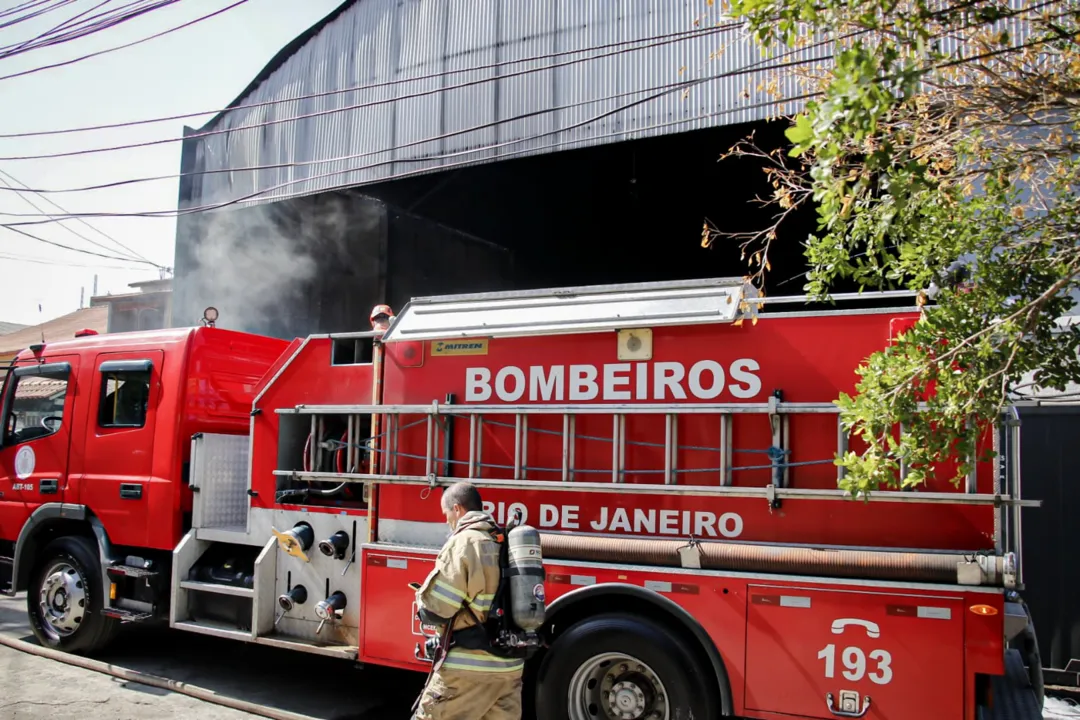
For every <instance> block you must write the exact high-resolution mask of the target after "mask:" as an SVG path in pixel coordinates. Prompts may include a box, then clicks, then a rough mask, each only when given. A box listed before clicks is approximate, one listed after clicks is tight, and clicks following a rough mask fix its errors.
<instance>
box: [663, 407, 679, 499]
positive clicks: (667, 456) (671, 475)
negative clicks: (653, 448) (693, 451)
mask: <svg viewBox="0 0 1080 720" xmlns="http://www.w3.org/2000/svg"><path fill="white" fill-rule="evenodd" d="M678 456H679V424H678V416H677V415H675V414H674V413H668V414H667V415H665V416H664V484H665V485H674V484H675V482H676V472H675V471H676V463H677V460H678Z"/></svg>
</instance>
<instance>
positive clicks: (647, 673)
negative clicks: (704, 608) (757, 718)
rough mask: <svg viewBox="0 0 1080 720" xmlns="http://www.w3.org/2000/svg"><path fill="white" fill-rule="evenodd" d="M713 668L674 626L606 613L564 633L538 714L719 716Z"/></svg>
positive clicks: (642, 719)
mask: <svg viewBox="0 0 1080 720" xmlns="http://www.w3.org/2000/svg"><path fill="white" fill-rule="evenodd" d="M715 684H716V681H715V677H714V676H713V674H712V673H711V672H707V671H706V670H705V669H704V668H702V666H701V663H700V662H699V661H698V659H697V657H696V656H695V654H694V653H693V652H692V651H691V649H690V648H687V647H683V645H682V644H680V643H679V641H678V640H677V639H675V637H673V634H672V633H671V632H668V631H666V630H665V629H664V628H663V627H662V626H661V625H659V624H657V623H655V622H653V621H651V620H648V619H646V618H643V617H638V616H634V615H623V614H610V615H598V616H596V617H592V618H588V619H586V620H582V621H581V622H579V623H577V624H576V625H573V626H572V627H570V628H568V629H567V630H566V631H565V632H564V633H562V634H561V635H560V636H559V637H558V638H557V639H556V640H555V642H554V643H552V645H551V648H550V649H549V651H548V652H547V653H546V656H545V657H544V660H543V663H542V664H541V666H540V670H539V673H538V677H537V683H536V717H537V718H538V720H676V719H681V718H687V717H693V718H697V719H698V720H711V719H712V718H716V717H718V716H719V715H720V713H719V712H718V711H717V709H716V708H717V702H716V701H715V698H714V695H715V693H714V692H710V691H709V688H710V687H712V686H714V685H715Z"/></svg>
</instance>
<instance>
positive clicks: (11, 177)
mask: <svg viewBox="0 0 1080 720" xmlns="http://www.w3.org/2000/svg"><path fill="white" fill-rule="evenodd" d="M0 175H3V176H6V177H7V178H8V179H9V180H11V181H12V182H15V183H18V184H20V185H24V183H21V182H19V180H18V179H17V178H16V177H15V176H14V175H11V174H10V173H7V172H4V171H3V170H0ZM0 183H3V184H4V185H5V186H7V187H11V184H10V183H9V182H8V181H7V180H4V179H3V178H2V177H0ZM18 197H19V198H20V199H21V200H22V201H23V202H25V203H27V204H29V205H30V207H32V208H34V209H35V210H38V211H40V212H44V211H43V210H42V209H41V207H39V206H38V205H37V204H35V203H34V201H33V200H30V199H29V198H27V197H26V196H25V195H23V194H21V193H19V194H18ZM43 199H44V200H46V201H47V202H50V203H52V204H53V205H54V206H55V207H57V208H59V209H60V211H61V212H63V213H67V210H65V209H64V208H62V207H60V206H59V205H57V204H56V203H55V202H53V201H52V200H49V198H43ZM72 219H74V220H78V221H79V222H81V223H82V224H83V225H86V226H87V227H89V228H90V229H91V230H95V231H97V232H98V233H99V234H101V235H102V236H103V237H105V238H108V239H109V240H110V241H112V242H113V243H114V244H115V245H118V246H119V247H121V248H122V249H124V250H126V251H127V253H128V255H129V256H130V257H131V259H133V260H143V261H147V262H149V258H146V257H144V256H142V255H139V254H138V253H137V252H135V251H134V250H132V249H131V248H129V247H127V246H126V245H124V244H123V243H122V242H120V241H119V240H117V239H115V238H113V237H111V236H110V235H108V234H106V233H104V232H102V231H101V230H98V229H97V228H95V227H94V226H93V225H91V224H90V223H88V222H86V220H84V219H82V218H72ZM58 222H59V224H60V227H62V228H64V229H65V230H67V231H68V232H69V233H71V234H72V235H75V236H76V237H78V238H81V239H83V240H85V241H86V242H88V243H90V244H91V245H94V246H96V247H99V248H101V249H102V250H109V251H110V252H115V250H112V248H109V247H106V246H105V245H102V244H101V243H99V242H97V241H96V240H92V239H90V238H88V237H86V236H85V235H83V234H81V233H79V232H77V231H75V230H73V229H71V228H70V227H68V226H67V225H64V224H63V220H60V221H58ZM155 267H158V266H157V265H156V264H155Z"/></svg>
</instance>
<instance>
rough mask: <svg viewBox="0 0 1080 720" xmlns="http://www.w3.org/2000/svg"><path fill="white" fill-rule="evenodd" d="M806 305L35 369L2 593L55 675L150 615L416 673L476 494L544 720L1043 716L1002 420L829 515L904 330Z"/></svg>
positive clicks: (6, 455)
mask: <svg viewBox="0 0 1080 720" xmlns="http://www.w3.org/2000/svg"><path fill="white" fill-rule="evenodd" d="M862 297H863V298H865V297H866V296H862ZM879 297H881V298H884V299H889V298H896V297H904V294H903V293H893V294H885V295H882V296H879ZM836 299H837V300H839V301H844V300H846V299H851V298H845V297H843V296H838V297H837V298H836ZM804 302H805V298H775V299H769V300H768V301H767V303H764V307H763V302H762V299H761V298H759V297H757V295H756V294H755V293H754V291H753V289H752V288H751V287H749V286H747V285H746V284H745V283H744V282H743V281H742V280H741V279H723V278H721V279H709V280H693V281H683V282H669V283H644V284H634V285H617V286H593V287H579V288H557V289H550V290H536V291H522V292H512V293H497V294H477V295H464V296H452V297H431V298H414V299H413V300H412V301H411V302H410V303H409V304H408V305H407V306H406V307H404V308H402V309H401V312H400V313H398V314H397V316H394V315H393V311H392V310H390V308H386V307H385V306H380V307H379V308H377V309H376V311H375V312H373V313H372V326H373V328H374V329H373V330H371V331H361V332H355V333H342V334H331V335H317V336H310V337H308V338H304V339H297V340H294V341H293V342H291V343H285V342H284V341H278V340H273V339H268V338H261V337H257V336H252V335H247V334H243V333H235V332H229V331H224V330H218V329H215V328H199V329H186V330H171V331H167V332H162V333H145V334H125V335H114V336H100V337H94V338H88V339H80V340H76V341H71V342H66V343H55V344H49V345H48V346H41V347H35V348H31V349H29V350H28V351H27V352H25V353H23V354H21V355H20V356H19V357H18V358H17V360H16V363H15V367H14V368H13V369H12V370H11V371H10V372H9V374H8V377H7V381H6V382H5V387H4V391H3V396H2V397H3V405H2V407H3V418H4V420H3V421H4V423H5V424H4V429H5V430H4V434H3V438H2V444H0V555H2V556H4V557H6V558H7V561H6V564H3V565H0V586H2V584H3V583H4V581H5V580H6V581H7V583H6V584H7V587H8V592H10V593H14V592H17V591H22V590H26V591H27V593H28V600H27V609H28V613H29V616H30V619H31V623H32V625H33V628H34V632H35V634H36V635H37V637H38V639H39V640H40V641H41V642H43V643H45V644H47V645H51V646H54V647H59V648H63V649H68V650H72V651H92V650H95V649H98V648H100V647H102V646H104V644H105V643H106V642H107V641H108V639H109V638H110V636H111V634H112V633H113V632H115V628H116V626H117V625H118V624H119V623H122V622H128V623H130V622H139V621H142V620H145V619H149V618H167V619H168V621H169V624H170V625H171V626H172V627H173V628H176V629H178V630H184V631H189V632H197V633H203V634H207V635H212V636H216V637H222V638H229V639H234V640H238V641H243V642H250V643H255V644H264V645H270V646H275V647H280V648H286V649H292V650H296V651H299V652H308V653H317V654H322V655H328V656H332V657H338V658H342V659H345V660H353V661H357V660H358V661H360V662H364V663H370V664H377V665H386V666H391V667H397V668H402V669H410V670H417V671H425V670H426V669H427V668H429V667H430V663H431V659H430V658H429V657H427V654H426V648H427V645H426V641H427V639H428V638H429V637H430V635H431V634H432V632H433V629H432V628H429V627H426V626H424V625H422V624H420V622H419V620H418V619H417V617H416V608H415V605H414V594H413V593H414V591H413V589H412V587H411V585H414V584H415V583H419V582H422V581H423V580H424V578H425V577H426V576H427V574H428V572H429V571H430V569H431V567H432V565H433V562H434V559H435V556H436V553H437V552H438V550H439V547H440V546H441V545H442V543H443V541H444V540H445V538H446V536H447V530H448V529H447V527H446V525H445V522H444V520H443V518H442V515H441V513H440V509H439V500H440V492H441V491H440V488H442V487H445V486H447V485H449V484H452V483H454V482H458V481H460V480H463V479H468V480H469V481H470V482H472V483H474V484H475V485H476V486H477V487H478V488H479V489H480V492H481V494H482V496H483V499H484V505H485V509H486V510H487V511H488V512H490V513H491V514H492V516H493V517H494V518H495V519H496V521H497V522H499V523H505V522H507V521H509V520H510V519H511V518H512V517H517V518H519V519H520V520H522V521H523V522H525V523H527V524H529V525H531V526H533V527H535V528H536V529H538V530H539V532H540V536H541V543H542V549H543V555H544V568H545V573H546V577H545V580H544V582H543V583H541V584H538V585H537V586H536V588H535V592H536V594H537V595H536V597H537V599H538V600H540V601H541V602H545V603H546V605H547V619H546V623H545V625H544V627H543V628H542V635H543V637H544V639H545V647H544V648H543V649H542V650H541V651H540V652H539V653H538V654H537V655H536V657H534V658H533V659H532V660H531V661H530V664H529V666H528V669H527V678H528V681H529V684H528V689H527V691H526V703H527V706H528V705H535V706H534V707H533V710H534V711H535V714H536V716H537V717H538V718H540V720H554V719H555V718H559V719H563V718H567V719H569V720H593V719H594V718H595V719H597V720H603V719H607V720H674V718H676V717H685V716H688V715H693V716H694V717H699V718H716V717H721V716H739V717H744V718H759V719H761V720H778V719H779V718H805V719H812V718H813V719H821V720H828V719H829V718H836V717H865V718H877V719H879V720H885V719H886V718H888V720H925V718H942V720H952V719H954V718H955V719H957V720H989V719H990V718H992V717H1005V715H1001V714H1000V713H1001V712H1004V711H1003V710H1002V708H1008V709H1009V712H1011V713H1012V714H1011V715H1009V717H1013V718H1023V720H1028V719H1029V718H1030V719H1031V720H1034V718H1037V717H1039V698H1038V695H1039V693H1038V692H1037V691H1036V690H1034V689H1033V687H1032V682H1031V681H1030V680H1029V676H1030V678H1031V679H1033V680H1034V684H1035V685H1036V686H1038V685H1039V682H1038V677H1039V675H1038V673H1039V671H1040V669H1039V666H1038V654H1037V649H1036V648H1033V647H1032V644H1031V639H1032V638H1033V635H1032V633H1031V627H1032V624H1031V618H1030V617H1029V616H1028V613H1027V610H1026V607H1025V605H1024V604H1023V600H1022V598H1021V596H1020V591H1021V590H1022V588H1023V580H1022V568H1021V566H1020V558H1021V553H1020V547H1019V537H1020V533H1019V529H1020V508H1021V507H1024V506H1033V505H1038V503H1037V502H1036V501H1030V500H1024V499H1022V498H1021V496H1020V477H1019V464H1018V462H1017V459H1016V453H1015V452H1013V450H1012V448H1014V447H1015V446H1016V443H1017V440H1018V437H1019V435H1018V433H1019V427H1018V424H1017V423H1015V422H1012V421H1011V420H1010V418H1008V417H1006V418H1002V422H1001V423H999V427H997V428H993V429H988V430H987V433H986V437H985V442H986V443H991V444H993V445H994V447H995V448H996V449H997V450H998V451H999V454H998V455H997V456H996V457H995V459H994V460H993V461H990V462H977V463H973V464H972V470H971V472H970V473H969V474H968V476H967V477H966V478H965V480H964V481H963V482H961V483H960V484H959V486H956V485H954V484H952V483H951V482H949V480H948V479H947V476H950V475H951V474H950V473H948V470H949V468H944V471H945V472H944V476H943V477H942V478H934V479H932V480H931V481H930V482H929V483H928V484H926V485H925V486H922V487H919V488H918V489H915V490H910V491H894V490H882V491H879V492H875V493H873V494H872V495H871V496H870V497H868V498H860V499H857V500H853V499H851V498H849V497H847V496H845V495H844V494H843V493H841V492H840V491H839V490H838V489H837V486H836V483H837V479H838V477H840V473H841V472H842V469H839V468H838V467H837V466H836V465H835V463H834V459H835V458H836V456H837V454H838V453H842V452H846V451H848V450H854V451H857V450H858V448H859V439H858V438H853V437H849V436H848V433H847V432H846V431H845V429H844V428H843V426H842V425H841V424H840V423H839V422H838V414H837V407H836V406H835V404H833V402H832V401H833V400H834V399H835V398H836V397H837V395H838V393H840V392H852V391H853V388H854V384H855V380H856V375H855V369H856V368H857V367H858V365H859V364H860V363H861V362H862V361H863V359H865V358H866V357H867V356H868V355H869V354H871V353H873V352H875V351H877V350H879V349H881V348H884V347H885V346H886V345H887V344H888V343H889V342H890V340H891V338H894V337H895V336H896V335H897V334H898V333H900V332H903V330H904V329H905V328H907V327H910V324H911V323H913V322H915V321H916V320H917V318H918V315H919V312H920V310H918V309H917V308H915V307H912V306H907V307H896V306H893V307H888V308H878V309H869V310H867V309H862V310H859V309H830V310H825V311H819V310H813V311H810V310H807V309H806V308H805V305H804ZM800 304H803V306H802V307H800ZM793 306H794V307H793ZM774 308H775V309H774ZM5 568H6V571H5ZM5 575H6V577H5ZM1013 646H1015V647H1013ZM1025 664H1026V665H1027V666H1028V668H1029V670H1025ZM1006 700H1008V702H1005V701H1006ZM534 701H535V702H534ZM1017 708H1020V709H1019V710H1018V709H1017Z"/></svg>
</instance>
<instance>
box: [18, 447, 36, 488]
mask: <svg viewBox="0 0 1080 720" xmlns="http://www.w3.org/2000/svg"><path fill="white" fill-rule="evenodd" d="M36 466H37V457H36V456H35V455H34V448H32V447H30V446H29V445H23V446H22V447H21V448H19V452H17V453H16V454H15V475H16V477H18V478H19V479H20V480H25V479H26V478H28V477H30V476H31V475H33V474H34V468H35V467H36Z"/></svg>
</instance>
